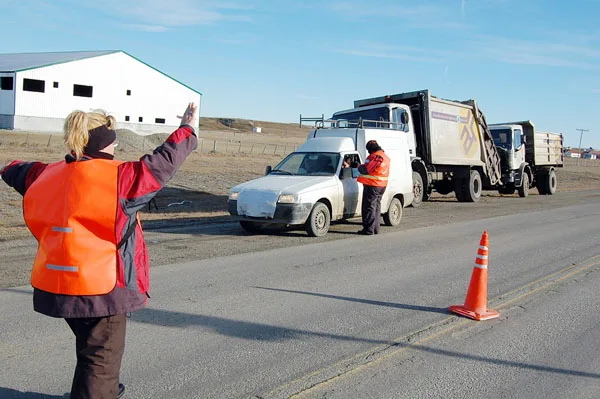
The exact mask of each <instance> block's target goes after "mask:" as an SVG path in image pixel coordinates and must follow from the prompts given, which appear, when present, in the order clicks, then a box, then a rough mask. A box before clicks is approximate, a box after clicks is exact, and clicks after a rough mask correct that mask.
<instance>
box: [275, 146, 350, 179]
mask: <svg viewBox="0 0 600 399" xmlns="http://www.w3.org/2000/svg"><path fill="white" fill-rule="evenodd" d="M339 162H340V154H336V153H332V152H293V153H291V154H290V155H288V156H287V157H286V158H285V159H284V160H283V161H281V162H280V163H279V164H278V165H277V166H275V167H274V168H273V169H272V170H271V173H270V174H272V175H276V174H282V175H299V176H330V175H333V174H334V173H335V171H336V170H337V167H338V164H339Z"/></svg>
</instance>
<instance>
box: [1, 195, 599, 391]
mask: <svg viewBox="0 0 600 399" xmlns="http://www.w3.org/2000/svg"><path fill="white" fill-rule="evenodd" d="M599 205H600V198H598V196H597V195H596V196H590V198H588V200H587V201H586V203H585V204H582V205H575V206H568V207H558V208H550V209H547V210H543V211H538V212H535V211H529V212H526V213H519V214H515V215H507V216H499V217H493V218H487V219H483V220H472V221H461V222H449V223H447V224H443V225H438V226H430V227H423V228H417V229H412V230H399V231H388V232H387V233H386V234H381V235H379V236H376V237H360V236H351V238H348V239H345V240H332V241H324V242H317V243H313V244H309V245H303V246H293V247H289V248H276V249H268V250H264V251H259V252H251V253H245V254H236V255H230V256H220V257H216V258H212V259H204V260H200V261H192V262H186V263H181V264H172V265H164V266H162V267H158V268H154V269H153V270H152V279H153V288H152V290H151V295H152V300H151V302H150V307H149V308H148V309H146V310H143V311H140V312H137V313H135V314H134V315H133V316H132V317H131V319H130V324H129V326H128V338H127V349H126V354H125V358H124V362H123V370H122V381H123V382H124V383H125V384H126V385H127V387H128V388H127V389H128V394H127V397H128V398H250V397H251V398H287V397H295V396H300V397H309V398H337V397H339V398H342V397H344V398H368V397H373V398H402V397H407V398H412V397H473V398H475V397H528V398H530V397H533V398H538V397H539V398H542V397H543V398H548V397H556V398H558V397H583V398H588V397H589V398H596V397H598V392H600V390H599V382H600V363H599V362H598V360H597V349H596V348H597V345H596V343H597V342H599V338H600V337H599V336H598V335H599V330H598V328H597V326H598V324H599V320H600V316H598V314H600V312H599V311H600V300H599V299H598V298H597V297H596V295H595V292H594V291H595V288H596V287H597V286H598V279H599V277H598V269H599V266H598V264H599V263H598V262H599V255H600V250H599V247H598V242H599V240H600V206H599ZM484 230H487V231H488V232H489V234H490V266H489V285H488V287H489V288H488V296H489V307H490V308H494V309H497V310H499V311H500V312H501V317H500V318H499V319H495V320H490V321H486V322H474V321H470V320H466V319H463V318H460V317H457V316H454V315H451V314H449V313H448V311H447V307H448V306H449V305H452V304H460V303H462V302H463V301H464V296H465V293H466V287H467V285H468V282H469V278H470V275H471V272H472V269H473V262H474V258H475V254H476V251H477V247H478V244H479V238H480V236H481V234H482V232H483V231H484ZM0 303H1V304H2V307H3V311H2V315H1V316H0V320H1V323H0V336H2V341H1V342H0V358H2V359H3V362H2V363H3V367H2V368H0V397H2V398H5V397H6V398H19V399H32V398H37V397H40V396H39V394H40V393H43V394H46V395H50V396H49V397H51V398H57V397H61V396H62V395H63V394H64V393H65V392H67V391H68V389H69V386H70V379H71V376H72V372H73V368H74V354H73V349H74V348H73V347H74V343H73V339H72V336H71V333H70V331H69V329H68V327H67V326H66V323H64V322H63V321H61V320H55V319H50V318H47V317H44V316H41V315H37V314H35V313H34V312H33V311H32V310H31V289H30V288H29V287H26V286H23V287H15V288H7V289H2V290H0ZM571 393H574V394H575V395H574V396H573V395H571Z"/></svg>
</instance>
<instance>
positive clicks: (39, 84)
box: [23, 79, 46, 93]
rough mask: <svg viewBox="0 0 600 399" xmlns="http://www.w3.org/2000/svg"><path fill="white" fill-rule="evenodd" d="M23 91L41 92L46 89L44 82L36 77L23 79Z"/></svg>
mask: <svg viewBox="0 0 600 399" xmlns="http://www.w3.org/2000/svg"><path fill="white" fill-rule="evenodd" d="M23 91H34V92H36V93H43V92H45V91H46V82H45V81H44V80H37V79H23Z"/></svg>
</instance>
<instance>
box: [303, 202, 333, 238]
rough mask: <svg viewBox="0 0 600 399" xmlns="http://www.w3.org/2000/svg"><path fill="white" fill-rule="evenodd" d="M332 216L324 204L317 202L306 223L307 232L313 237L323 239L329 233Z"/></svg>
mask: <svg viewBox="0 0 600 399" xmlns="http://www.w3.org/2000/svg"><path fill="white" fill-rule="evenodd" d="M330 223H331V214H330V213H329V208H327V205H325V204H324V203H322V202H317V203H316V204H315V206H314V207H313V209H312V211H310V215H309V216H308V220H307V221H306V232H307V233H308V235H309V236H311V237H322V236H324V235H325V234H327V232H328V231H329V225H330Z"/></svg>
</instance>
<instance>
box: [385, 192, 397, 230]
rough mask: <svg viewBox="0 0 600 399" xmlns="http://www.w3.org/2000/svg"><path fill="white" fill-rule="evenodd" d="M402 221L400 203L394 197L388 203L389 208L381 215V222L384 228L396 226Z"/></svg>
mask: <svg viewBox="0 0 600 399" xmlns="http://www.w3.org/2000/svg"><path fill="white" fill-rule="evenodd" d="M400 220H402V203H401V202H400V200H399V199H398V198H396V197H394V198H392V200H391V201H390V208H389V209H388V211H387V213H384V214H383V222H384V223H385V225H386V226H398V225H399V224H400Z"/></svg>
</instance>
